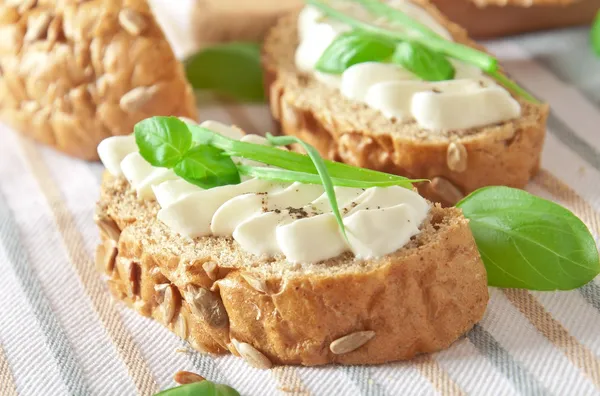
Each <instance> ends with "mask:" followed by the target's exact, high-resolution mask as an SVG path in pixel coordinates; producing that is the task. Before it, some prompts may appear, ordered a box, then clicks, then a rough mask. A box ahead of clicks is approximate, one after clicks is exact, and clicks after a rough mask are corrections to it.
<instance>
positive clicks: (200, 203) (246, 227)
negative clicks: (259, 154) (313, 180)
mask: <svg viewBox="0 0 600 396" xmlns="http://www.w3.org/2000/svg"><path fill="white" fill-rule="evenodd" d="M201 125H202V126H204V127H206V128H208V129H210V130H212V131H215V132H217V133H220V134H222V135H224V136H228V137H230V138H234V139H240V140H243V141H250V142H252V143H257V144H265V145H267V144H269V143H268V141H267V140H266V139H265V138H263V137H261V136H257V135H245V136H243V135H242V134H241V133H240V132H239V131H238V130H236V129H234V128H231V127H228V126H226V125H223V124H220V123H216V122H213V121H206V122H204V123H202V124H201ZM98 153H99V155H100V159H101V160H102V162H103V163H104V166H105V167H106V169H107V170H108V171H109V172H110V173H111V174H113V175H115V176H120V175H123V176H125V178H127V180H128V181H129V183H130V184H131V187H132V188H133V189H135V190H136V192H137V194H138V197H139V198H141V199H156V200H157V202H158V204H159V205H160V207H161V209H160V211H159V212H158V219H159V220H160V221H162V222H163V223H164V224H166V225H167V226H168V227H170V228H171V229H173V230H174V231H176V232H178V233H179V234H181V235H184V236H188V237H192V238H194V237H202V236H210V235H213V236H224V237H233V239H235V241H236V242H237V243H239V245H240V247H241V248H242V249H244V250H245V251H248V252H250V253H252V254H256V255H269V256H275V255H281V254H282V255H284V256H285V257H286V259H287V260H289V261H291V262H299V263H307V262H317V261H321V260H326V259H328V258H331V257H335V256H337V255H339V254H341V253H344V252H347V251H351V252H353V253H354V254H355V255H356V256H357V257H359V258H365V259H366V258H373V257H379V256H384V255H386V254H389V253H392V252H394V251H396V250H398V249H400V248H401V247H402V246H404V245H405V244H406V243H407V242H408V241H409V240H410V238H411V237H412V236H413V235H415V234H417V233H418V232H419V227H420V225H421V223H422V222H423V221H424V220H425V218H426V217H427V214H428V211H429V204H428V202H427V201H426V200H425V199H423V198H422V197H421V196H420V195H418V194H417V193H415V192H414V191H412V190H408V189H406V188H402V187H397V186H395V187H386V188H381V187H375V188H369V189H360V188H346V187H336V188H335V190H336V196H337V200H338V206H339V208H340V212H341V214H342V215H343V221H344V225H345V227H346V233H347V236H348V240H346V239H345V238H344V237H343V235H342V234H341V231H340V229H339V226H338V224H337V222H336V219H335V217H334V215H333V213H332V212H331V207H330V205H329V200H328V199H327V196H326V194H325V193H324V191H323V187H322V186H320V185H312V184H300V183H292V184H282V183H276V182H271V181H268V180H262V179H254V178H250V179H247V180H244V181H242V182H241V183H240V184H236V185H227V186H221V187H216V188H211V189H208V190H204V189H202V188H200V187H197V186H195V185H193V184H190V183H188V182H187V181H185V180H183V179H182V178H180V177H179V176H177V175H175V173H174V172H173V171H172V170H170V169H166V168H157V167H153V166H152V165H150V164H149V163H148V162H146V160H144V159H143V158H142V156H141V155H140V153H139V152H138V150H137V146H136V144H135V139H134V137H133V136H132V135H130V136H115V137H110V138H108V139H105V140H104V141H102V143H100V145H99V146H98ZM236 161H239V162H245V161H246V160H244V159H236ZM254 165H256V164H254Z"/></svg>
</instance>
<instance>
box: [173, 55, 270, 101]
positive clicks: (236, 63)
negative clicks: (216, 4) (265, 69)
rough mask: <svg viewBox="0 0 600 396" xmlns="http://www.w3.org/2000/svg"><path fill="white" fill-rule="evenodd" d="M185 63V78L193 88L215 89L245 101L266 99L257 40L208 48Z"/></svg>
mask: <svg viewBox="0 0 600 396" xmlns="http://www.w3.org/2000/svg"><path fill="white" fill-rule="evenodd" d="M184 64H185V73H186V77H187V79H188V81H189V82H190V84H191V85H192V87H194V88H195V89H207V90H214V91H218V92H221V93H224V94H228V95H231V96H233V97H235V98H236V99H241V100H245V101H259V102H262V101H264V99H265V93H264V88H263V74H262V68H261V65H260V45H259V44H257V43H227V44H219V45H215V46H213V47H207V48H204V49H202V50H200V52H198V53H197V54H195V55H193V56H191V57H190V58H188V59H187V60H186V61H185V62H184Z"/></svg>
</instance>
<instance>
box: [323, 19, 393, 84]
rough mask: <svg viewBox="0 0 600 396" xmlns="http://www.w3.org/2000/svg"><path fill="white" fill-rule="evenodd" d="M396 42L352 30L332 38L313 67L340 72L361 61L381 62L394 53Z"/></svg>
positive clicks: (324, 70) (326, 71) (330, 72)
mask: <svg viewBox="0 0 600 396" xmlns="http://www.w3.org/2000/svg"><path fill="white" fill-rule="evenodd" d="M395 47H396V43H395V42H394V40H390V39H388V38H386V37H382V36H378V35H375V34H369V33H365V32H361V31H360V30H354V31H351V32H344V33H342V34H340V35H339V36H338V37H336V38H335V40H333V42H332V43H331V44H330V45H329V47H327V49H326V50H325V52H323V54H322V55H321V57H320V58H319V60H318V61H317V63H316V65H315V69H316V70H318V71H320V72H323V73H329V74H341V73H343V72H344V70H346V69H347V68H349V67H350V66H352V65H355V64H357V63H363V62H383V61H386V60H388V59H389V58H390V56H392V54H393V53H394V48H395Z"/></svg>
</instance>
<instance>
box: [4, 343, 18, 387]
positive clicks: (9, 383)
mask: <svg viewBox="0 0 600 396" xmlns="http://www.w3.org/2000/svg"><path fill="white" fill-rule="evenodd" d="M0 395H2V396H18V393H17V386H16V384H15V378H14V377H13V374H12V371H10V366H9V365H8V360H7V359H6V354H5V353H4V349H2V345H0Z"/></svg>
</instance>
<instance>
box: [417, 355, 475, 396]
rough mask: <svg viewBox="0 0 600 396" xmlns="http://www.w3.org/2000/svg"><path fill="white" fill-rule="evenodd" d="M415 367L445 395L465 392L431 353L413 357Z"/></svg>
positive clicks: (459, 394) (456, 395)
mask: <svg viewBox="0 0 600 396" xmlns="http://www.w3.org/2000/svg"><path fill="white" fill-rule="evenodd" d="M413 363H414V365H415V368H416V369H417V370H419V372H420V373H421V375H422V376H423V377H425V378H427V380H428V381H429V382H431V384H432V385H433V387H434V388H435V389H436V390H437V391H438V392H439V393H440V394H441V395H443V396H462V395H465V392H463V390H462V389H461V388H460V386H458V384H457V383H456V382H454V380H452V378H450V376H449V375H448V373H447V372H446V371H445V370H444V369H443V368H442V367H441V366H440V364H439V363H438V362H437V361H435V360H434V359H433V358H432V357H431V356H430V355H423V356H418V357H416V358H415V359H413Z"/></svg>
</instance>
